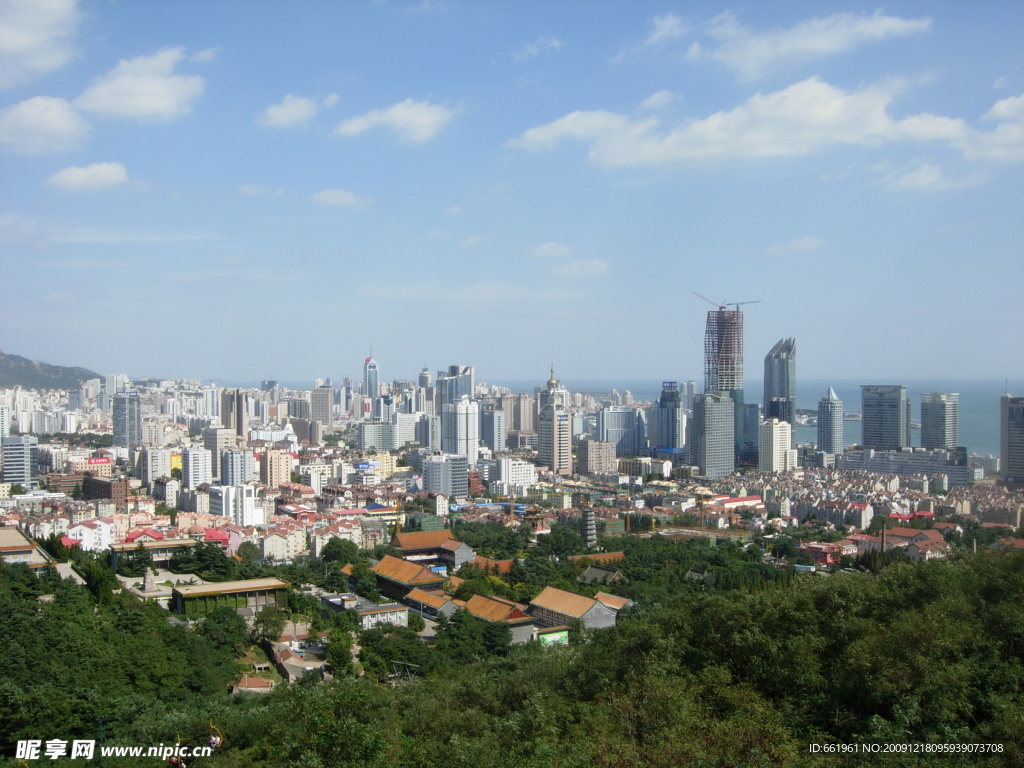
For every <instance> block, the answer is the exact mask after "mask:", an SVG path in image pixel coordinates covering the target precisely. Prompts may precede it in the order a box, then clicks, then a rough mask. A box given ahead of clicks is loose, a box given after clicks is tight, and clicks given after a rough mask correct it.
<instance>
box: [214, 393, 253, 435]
mask: <svg viewBox="0 0 1024 768" xmlns="http://www.w3.org/2000/svg"><path fill="white" fill-rule="evenodd" d="M220 423H221V425H222V426H223V427H224V428H225V429H230V430H232V431H233V432H234V433H235V435H237V436H238V437H240V438H241V439H243V440H246V439H248V437H249V395H248V394H246V392H245V390H244V389H225V390H224V391H223V392H222V393H221V396H220Z"/></svg>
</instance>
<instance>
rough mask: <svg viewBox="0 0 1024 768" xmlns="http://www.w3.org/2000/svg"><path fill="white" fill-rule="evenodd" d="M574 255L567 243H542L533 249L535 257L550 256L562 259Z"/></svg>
mask: <svg viewBox="0 0 1024 768" xmlns="http://www.w3.org/2000/svg"><path fill="white" fill-rule="evenodd" d="M570 253H572V248H571V247H570V246H568V245H566V244H565V243H556V242H550V243H542V244H540V245H538V246H537V247H536V248H534V249H533V255H534V256H548V257H556V258H557V257H560V256H568V255H569V254H570Z"/></svg>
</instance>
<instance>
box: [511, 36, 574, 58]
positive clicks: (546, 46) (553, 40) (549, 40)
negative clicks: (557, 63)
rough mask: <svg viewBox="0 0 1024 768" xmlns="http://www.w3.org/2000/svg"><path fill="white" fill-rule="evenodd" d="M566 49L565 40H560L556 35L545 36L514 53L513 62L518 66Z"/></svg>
mask: <svg viewBox="0 0 1024 768" xmlns="http://www.w3.org/2000/svg"><path fill="white" fill-rule="evenodd" d="M564 47H565V40H559V39H558V38H557V37H555V36H554V35H545V36H544V37H540V38H537V39H536V40H534V41H533V42H532V43H527V44H526V45H524V46H523V47H522V48H520V49H519V50H518V51H515V52H513V54H512V60H513V61H515V62H516V63H517V64H521V63H522V62H524V61H528V60H529V59H533V58H535V57H537V56H540V55H541V54H547V53H558V51H560V50H562V48H564Z"/></svg>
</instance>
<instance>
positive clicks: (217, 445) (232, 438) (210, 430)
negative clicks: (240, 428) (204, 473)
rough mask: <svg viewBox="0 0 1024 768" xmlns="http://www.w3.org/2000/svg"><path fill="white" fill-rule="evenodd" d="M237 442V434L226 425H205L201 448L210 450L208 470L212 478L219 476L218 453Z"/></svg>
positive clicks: (232, 446)
mask: <svg viewBox="0 0 1024 768" xmlns="http://www.w3.org/2000/svg"><path fill="white" fill-rule="evenodd" d="M237 444H238V436H237V435H236V434H235V431H234V430H233V429H228V428H227V427H207V428H206V429H204V430H203V448H205V449H206V450H208V451H209V452H210V457H211V458H210V461H211V462H212V464H211V466H210V471H211V472H213V477H214V479H217V478H219V477H220V466H221V464H220V454H221V451H226V450H227V449H228V448H234V447H235V446H236V445H237Z"/></svg>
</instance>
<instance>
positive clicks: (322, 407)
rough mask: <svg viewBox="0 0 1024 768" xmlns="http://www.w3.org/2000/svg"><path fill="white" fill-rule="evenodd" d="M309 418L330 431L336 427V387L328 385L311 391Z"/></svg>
mask: <svg viewBox="0 0 1024 768" xmlns="http://www.w3.org/2000/svg"><path fill="white" fill-rule="evenodd" d="M309 417H310V419H312V420H313V421H316V422H319V423H320V424H323V425H324V427H326V428H327V429H328V431H330V428H331V427H332V426H333V425H334V387H332V386H330V385H327V386H320V387H316V388H315V389H312V390H310V393H309Z"/></svg>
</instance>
